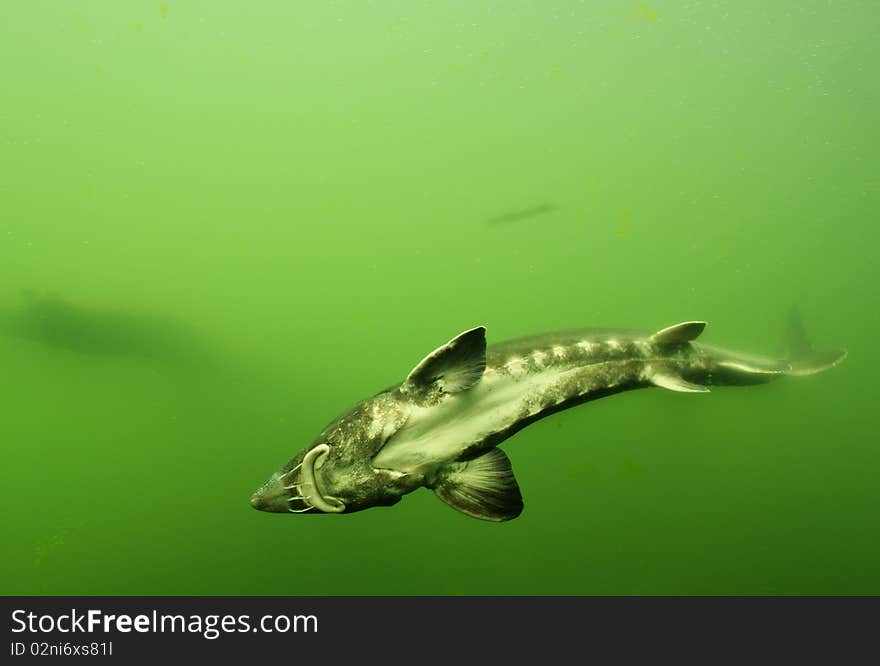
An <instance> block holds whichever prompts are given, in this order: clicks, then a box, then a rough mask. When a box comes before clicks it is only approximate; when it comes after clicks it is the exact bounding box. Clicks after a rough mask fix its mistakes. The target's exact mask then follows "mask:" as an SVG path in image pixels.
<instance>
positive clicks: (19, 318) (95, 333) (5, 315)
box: [0, 290, 204, 365]
mask: <svg viewBox="0 0 880 666" xmlns="http://www.w3.org/2000/svg"><path fill="white" fill-rule="evenodd" d="M22 297H23V302H22V304H21V306H20V307H18V308H16V309H0V335H4V336H7V337H17V338H22V339H25V340H29V341H31V342H38V343H41V344H45V345H49V346H52V347H57V348H61V349H67V350H69V351H74V352H78V353H81V354H88V355H94V356H122V357H131V358H141V359H150V360H159V361H167V362H172V363H175V364H180V365H191V364H196V363H199V362H201V361H202V357H203V355H204V352H203V349H202V347H201V345H200V344H199V343H198V341H197V340H196V338H195V336H194V335H193V334H192V333H191V331H189V330H188V329H187V327H186V326H184V325H183V324H182V323H181V322H178V321H176V320H174V319H169V318H165V317H161V316H157V315H153V314H146V313H138V312H134V311H120V310H112V309H100V308H86V307H80V306H75V305H72V304H71V303H69V302H68V301H66V300H63V299H61V298H59V297H57V296H50V295H37V294H35V293H34V292H33V291H29V290H24V291H22Z"/></svg>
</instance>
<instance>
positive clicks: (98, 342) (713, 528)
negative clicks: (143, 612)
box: [0, 0, 880, 595]
mask: <svg viewBox="0 0 880 666" xmlns="http://www.w3.org/2000/svg"><path fill="white" fill-rule="evenodd" d="M878 19H880V13H878V8H877V7H876V6H875V4H874V3H870V2H826V1H821V2H820V1H818V0H806V1H803V2H797V3H792V2H782V3H764V2H755V1H753V0H750V1H749V2H723V1H717V2H687V3H685V2H661V1H659V0H658V1H653V2H647V3H633V2H610V1H607V0H606V1H599V2H591V3H580V2H522V1H514V2H497V1H493V2H488V3H487V2H460V1H456V2H372V3H363V2H332V3H319V4H313V5H310V6H309V5H302V4H300V3H293V4H292V3H287V2H278V1H273V2H262V3H256V4H255V5H254V4H248V3H241V2H235V3H233V2H228V1H225V0H224V1H222V2H185V3H184V2H180V3H177V2H173V1H171V2H168V3H158V2H113V3H111V2H86V1H84V2H70V3H67V2H65V3H59V2H45V1H44V2H39V1H34V2H27V3H18V4H14V5H9V6H8V7H7V8H6V9H5V11H4V20H3V22H2V25H0V57H2V61H3V62H4V67H3V72H4V80H3V84H2V86H0V170H2V171H0V175H2V178H0V330H2V332H3V335H2V336H0V410H2V411H0V415H2V416H0V418H2V420H0V447H2V457H3V460H2V465H0V487H2V503H3V510H2V521H3V522H2V531H3V535H4V536H3V551H2V556H0V557H2V567H0V592H2V593H3V594H147V595H152V594H208V595H213V594H217V595H220V594H278V595H282V594H284V595H286V594H294V595H295V594H317V595H325V594H326V595H329V594H634V593H639V594H655V593H663V594H679V593H695V594H706V593H721V594H745V593H748V594H767V593H784V594H800V593H818V594H825V593H873V594H877V593H880V570H878V568H877V565H876V563H877V561H880V528H878V521H877V515H880V496H878V492H877V477H878V470H880V447H878V444H877V438H876V406H875V402H876V400H875V398H876V381H875V378H876V376H877V373H878V371H880V364H878V360H877V356H876V352H875V346H876V341H877V339H878V336H877V333H878V314H877V308H876V305H875V304H876V295H875V291H876V284H877V259H876V248H877V246H878V245H877V242H878V233H877V224H876V223H877V218H878V215H877V213H878V207H880V158H878V156H877V145H878V129H877V127H878V125H877V122H876V119H877V118H878V117H880V99H878V92H880V89H878V86H877V80H876V70H877V65H878V52H877V46H876V26H877V22H878ZM795 303H796V304H798V305H799V306H800V309H801V311H802V313H803V316H804V319H805V323H806V326H807V329H808V331H809V332H810V334H811V337H812V339H813V342H814V344H815V346H816V347H817V348H836V347H845V348H847V349H848V350H849V353H850V356H849V359H848V360H847V361H846V362H845V363H844V365H842V366H841V367H839V368H836V369H834V370H832V371H830V372H828V373H826V374H822V375H819V376H816V377H810V378H805V379H802V380H797V381H796V380H791V381H786V382H779V383H777V384H773V385H768V386H762V387H755V388H749V389H735V388H730V389H717V390H714V391H713V392H712V393H711V394H708V395H685V394H674V393H671V392H666V391H661V390H649V391H641V392H636V393H632V394H625V395H620V396H615V397H612V398H608V399H605V400H601V401H598V402H595V403H592V404H589V405H585V406H582V407H580V408H577V409H574V410H570V411H567V412H563V413H561V414H558V415H555V416H553V417H550V418H548V419H546V420H544V421H541V422H539V423H537V424H535V425H533V426H531V427H529V428H527V429H526V430H524V431H523V432H521V433H520V434H518V435H517V436H516V437H514V438H513V439H511V440H509V441H508V442H507V443H506V444H505V446H504V448H505V450H506V451H507V453H508V454H509V455H510V457H511V459H512V462H513V466H514V470H515V471H516V475H517V478H518V480H519V483H520V487H521V489H522V492H523V496H524V499H525V502H526V509H525V512H524V513H523V515H522V516H521V517H520V518H518V519H517V520H515V521H513V522H510V523H506V524H500V525H496V524H488V523H483V522H480V521H476V520H473V519H470V518H467V517H465V516H463V515H461V514H458V513H456V512H455V511H452V510H451V509H449V508H448V507H447V506H445V505H444V504H443V503H442V502H440V501H439V500H437V499H436V498H435V497H434V496H433V495H432V494H431V493H430V492H429V491H426V490H421V491H418V492H416V493H414V494H412V495H410V496H408V497H406V498H405V499H404V500H403V501H402V502H401V503H400V504H398V505H397V506H395V507H393V508H390V509H374V510H371V511H367V512H363V513H359V514H354V515H350V516H281V515H270V514H265V513H258V512H256V511H254V510H253V509H251V508H250V507H249V506H248V498H249V496H250V493H251V492H252V491H253V490H254V489H255V488H256V487H257V486H258V485H259V484H260V483H262V481H263V480H264V479H265V478H266V477H267V476H268V475H269V474H270V473H271V472H272V471H274V470H275V469H276V468H278V467H279V466H280V465H281V464H283V463H284V462H285V461H286V460H287V459H288V458H289V457H291V456H292V455H294V454H295V453H296V452H297V451H298V450H299V449H300V448H301V447H302V446H303V445H305V444H306V443H307V442H308V441H310V440H311V439H312V437H314V436H315V435H316V434H317V433H318V432H319V431H320V429H321V428H322V427H323V426H324V425H325V424H326V423H327V422H328V421H329V420H330V419H332V418H333V417H335V416H336V415H337V414H338V413H339V412H341V411H343V410H345V409H346V408H348V407H349V406H350V405H351V404H352V403H354V402H355V401H357V400H359V399H361V398H364V397H366V396H368V395H371V394H373V393H375V392H376V391H377V390H379V389H381V388H383V387H385V386H387V385H389V384H392V383H395V382H398V381H400V380H401V379H402V378H403V377H405V376H406V374H407V373H408V372H409V370H410V369H411V368H412V367H413V366H414V365H415V364H416V363H417V362H418V361H419V360H420V359H421V358H422V356H423V355H424V354H425V353H427V352H428V351H430V350H432V349H433V348H434V347H436V346H437V345H438V344H440V343H442V342H444V341H446V340H448V339H449V338H450V337H451V336H453V335H454V334H456V333H458V332H459V331H461V330H463V329H466V328H469V327H471V326H474V325H476V324H485V325H486V326H487V327H488V338H489V341H490V343H491V342H493V341H500V340H503V339H505V338H509V337H513V336H518V335H523V334H528V333H535V332H541V331H545V330H553V329H560V328H572V327H581V326H612V327H627V328H637V329H645V330H655V329H659V328H661V327H663V326H666V325H668V324H671V323H674V322H677V321H680V320H685V319H705V320H707V321H708V322H709V326H708V328H707V329H706V332H705V333H704V334H703V338H702V339H703V340H704V341H706V342H709V343H716V344H720V345H727V346H730V347H734V348H737V349H742V350H748V351H754V352H757V353H768V354H769V353H773V352H774V350H775V349H776V346H777V343H778V341H779V339H780V336H781V330H782V326H783V322H784V320H785V316H786V313H787V311H788V308H789V307H790V306H791V305H792V304H795Z"/></svg>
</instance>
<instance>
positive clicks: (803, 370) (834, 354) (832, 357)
mask: <svg viewBox="0 0 880 666" xmlns="http://www.w3.org/2000/svg"><path fill="white" fill-rule="evenodd" d="M783 355H784V357H785V359H786V360H787V361H788V363H789V366H790V367H789V369H788V370H787V371H786V372H785V374H787V375H792V376H794V377H805V376H807V375H815V374H816V373H817V372H822V371H823V370H828V369H829V368H833V367H834V366H835V365H839V364H840V363H842V362H843V360H844V359H845V358H846V351H845V350H837V351H827V352H820V351H815V350H814V349H813V348H812V347H811V346H810V343H809V342H808V341H807V336H806V334H805V333H804V324H803V322H802V321H801V315H800V312H799V311H798V309H797V307H793V308H792V309H791V311H790V312H789V314H788V323H787V326H786V329H785V337H784V338H783Z"/></svg>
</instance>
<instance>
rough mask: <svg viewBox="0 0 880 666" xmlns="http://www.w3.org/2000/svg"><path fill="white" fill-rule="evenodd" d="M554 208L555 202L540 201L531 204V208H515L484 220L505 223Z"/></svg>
mask: <svg viewBox="0 0 880 666" xmlns="http://www.w3.org/2000/svg"><path fill="white" fill-rule="evenodd" d="M555 210H557V206H556V205H555V204H551V203H542V204H539V205H537V206H532V207H531V208H523V209H522V210H515V211H512V212H510V213H504V214H503V215H498V216H496V217H490V218H489V219H487V220H486V222H487V223H488V224H505V223H507V222H519V221H520V220H527V219H529V218H530V217H538V216H539V215H546V214H547V213H552V212H553V211H555Z"/></svg>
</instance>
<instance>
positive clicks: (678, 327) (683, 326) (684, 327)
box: [651, 321, 706, 347]
mask: <svg viewBox="0 0 880 666" xmlns="http://www.w3.org/2000/svg"><path fill="white" fill-rule="evenodd" d="M704 328H706V322H704V321H683V322H682V323H680V324H674V325H672V326H667V327H666V328H664V329H663V330H661V331H657V332H656V333H654V335H652V336H651V341H652V342H653V343H654V344H656V345H659V346H660V347H672V346H675V345H683V344H684V343H686V342H690V341H691V340H695V339H696V338H697V336H699V335H700V333H702V332H703V329H704Z"/></svg>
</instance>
